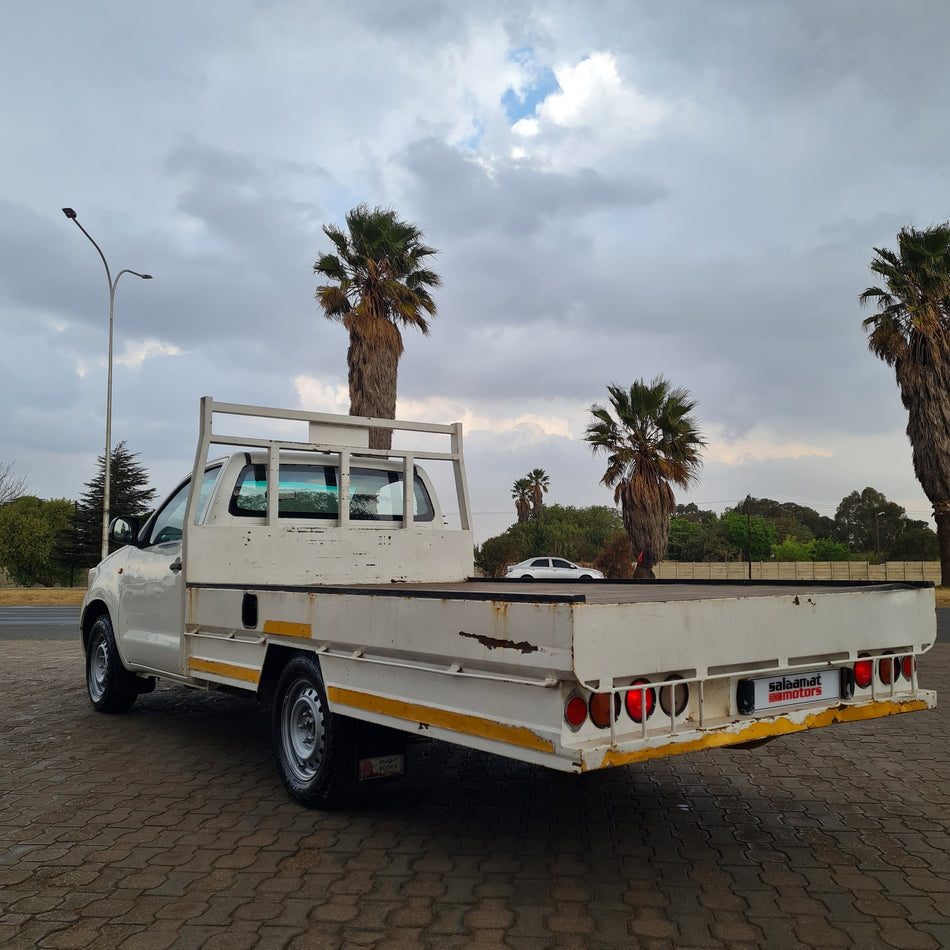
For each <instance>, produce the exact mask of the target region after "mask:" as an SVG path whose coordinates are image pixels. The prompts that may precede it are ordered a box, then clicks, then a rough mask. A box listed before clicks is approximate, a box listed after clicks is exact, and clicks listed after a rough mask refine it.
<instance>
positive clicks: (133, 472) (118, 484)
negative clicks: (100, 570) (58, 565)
mask: <svg viewBox="0 0 950 950" xmlns="http://www.w3.org/2000/svg"><path fill="white" fill-rule="evenodd" d="M137 458H138V453H137V452H130V451H129V450H128V448H127V447H126V444H125V442H124V441H123V442H120V443H119V444H118V445H116V446H114V447H113V449H112V463H111V466H110V467H111V479H112V485H111V486H110V489H111V490H110V498H109V514H110V517H116V516H119V515H121V516H123V517H128V516H131V517H137V518H142V517H144V516H145V515H147V514H148V513H149V512H150V511H151V508H152V500H153V499H154V498H155V494H156V492H155V489H154V488H149V487H148V472H147V471H146V470H145V468H144V467H143V466H141V465H139V464H138V462H137V461H136V459H137ZM97 464H98V468H97V471H96V474H95V475H94V476H93V478H91V479H90V480H89V481H88V482H86V490H85V492H83V495H82V497H81V498H80V500H79V504H78V505H77V508H76V559H77V560H78V562H79V563H80V564H81V565H83V566H84V567H89V566H91V565H93V564H96V563H98V561H99V555H100V554H101V552H102V505H103V500H102V499H103V494H104V492H103V486H104V484H105V467H106V459H105V453H103V454H102V455H100V456H99V459H98V463H97ZM113 550H115V546H114V545H112V544H111V543H110V545H109V551H110V553H111V552H112V551H113Z"/></svg>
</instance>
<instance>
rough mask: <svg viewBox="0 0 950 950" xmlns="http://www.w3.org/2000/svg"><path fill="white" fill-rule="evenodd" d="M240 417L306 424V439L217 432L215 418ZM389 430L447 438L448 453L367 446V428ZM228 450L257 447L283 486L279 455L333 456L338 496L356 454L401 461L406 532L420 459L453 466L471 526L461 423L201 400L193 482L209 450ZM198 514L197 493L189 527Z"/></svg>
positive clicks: (465, 523)
mask: <svg viewBox="0 0 950 950" xmlns="http://www.w3.org/2000/svg"><path fill="white" fill-rule="evenodd" d="M216 415H217V416H239V417H243V418H245V419H264V420H267V421H269V422H277V423H284V422H303V423H306V424H307V427H308V438H307V439H306V440H300V441H296V440H288V439H284V440H278V439H264V438H256V437H254V436H249V435H232V434H229V433H225V432H221V431H217V430H216V429H215V416H216ZM370 429H388V430H390V431H392V432H397V431H405V432H421V433H426V434H430V435H441V436H444V437H447V438H448V440H449V450H448V451H447V452H431V451H420V450H403V449H371V448H369V430H370ZM213 445H222V446H230V447H231V448H232V449H233V448H236V447H239V448H257V449H264V450H266V451H267V458H268V461H267V481H268V484H269V485H277V484H279V478H278V473H279V467H280V456H281V453H282V452H300V453H319V454H323V455H335V456H336V457H337V458H338V460H339V486H338V488H339V495H340V497H341V498H346V497H347V496H348V494H349V489H350V467H351V462H352V459H353V456H354V455H355V456H357V457H360V458H377V459H401V460H402V464H403V482H402V484H403V517H402V523H401V527H402V528H409V527H411V526H412V524H413V495H412V486H413V478H414V473H415V463H416V460H419V459H422V460H427V461H441V462H449V463H451V465H452V471H453V475H454V483H455V493H456V500H457V503H458V512H459V519H460V521H461V528H462V530H463V531H470V530H471V527H472V512H471V505H470V502H469V498H468V487H467V482H466V479H465V463H464V461H463V457H462V424H461V423H460V422H454V423H451V424H448V425H439V424H435V423H429V422H406V421H401V420H396V419H372V418H369V417H367V416H341V415H334V414H331V413H325V412H308V411H306V410H302V409H273V408H267V407H263V406H249V405H242V404H239V403H227V402H215V401H214V400H213V399H212V398H211V397H210V396H204V397H202V399H201V423H200V434H199V439H198V448H197V451H196V452H195V464H194V470H193V484H198V483H199V480H200V476H201V473H202V472H203V471H204V469H205V466H206V465H207V464H208V459H209V452H210V450H211V446H213ZM278 503H279V493H278V492H276V491H270V492H268V493H267V511H266V516H265V517H266V524H268V525H274V524H277V517H278ZM197 514H198V493H197V492H193V493H192V496H191V497H190V498H189V501H188V513H187V517H186V524H188V525H193V524H194V523H195V518H196V516H197ZM349 523H350V511H349V506H348V505H344V504H341V505H339V509H338V515H337V519H336V524H337V526H339V527H345V526H346V525H348V524H349Z"/></svg>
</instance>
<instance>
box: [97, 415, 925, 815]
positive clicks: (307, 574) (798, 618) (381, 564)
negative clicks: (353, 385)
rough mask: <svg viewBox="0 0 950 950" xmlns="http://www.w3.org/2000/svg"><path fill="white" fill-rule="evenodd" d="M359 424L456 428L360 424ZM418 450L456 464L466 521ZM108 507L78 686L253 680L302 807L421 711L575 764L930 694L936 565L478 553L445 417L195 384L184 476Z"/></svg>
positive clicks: (537, 757) (473, 740)
mask: <svg viewBox="0 0 950 950" xmlns="http://www.w3.org/2000/svg"><path fill="white" fill-rule="evenodd" d="M224 419H226V420H228V423H229V424H231V425H232V426H235V425H236V426H237V428H241V427H242V426H243V427H244V429H245V430H247V429H248V426H250V431H251V434H248V433H247V431H245V432H244V434H229V432H228V431H227V429H225V430H224V431H221V430H220V429H219V428H218V425H219V421H220V420H224ZM222 424H223V423H222ZM371 428H389V429H391V430H392V431H393V434H394V437H396V441H398V440H399V439H405V438H413V439H415V440H416V442H417V443H419V442H421V443H423V444H425V445H430V444H431V442H432V440H433V439H438V440H441V441H442V442H443V443H444V442H446V441H447V442H448V445H447V446H446V445H444V444H443V445H440V446H437V447H436V448H435V449H432V448H419V447H418V445H417V446H416V447H415V448H414V449H413V448H410V449H405V448H398V447H397V448H394V449H392V450H374V449H370V448H368V445H369V439H368V433H369V430H370V429H371ZM262 429H264V430H266V433H267V434H266V437H261V436H259V435H255V434H253V433H254V432H260V431H261V430H262ZM292 429H295V431H291V430H292ZM277 433H280V434H279V435H278V434H277ZM221 445H225V446H228V448H229V454H227V455H226V456H224V457H223V458H217V457H214V456H213V452H217V451H218V449H217V447H218V446H221ZM419 462H425V463H426V465H427V466H428V467H429V468H432V469H434V468H436V467H438V466H443V467H444V468H446V469H447V470H448V471H450V472H451V476H452V477H451V478H447V479H446V481H447V483H448V484H450V485H454V490H455V495H456V502H457V505H458V520H459V527H457V528H456V527H452V528H449V527H447V526H446V524H445V518H444V516H443V512H442V509H441V508H440V505H439V500H438V498H437V495H436V492H435V488H434V485H433V481H432V480H431V478H430V476H429V474H427V471H426V470H425V469H423V467H422V466H421V465H419V464H418V463H419ZM274 484H277V485H278V491H276V492H274V491H270V490H269V486H272V485H274ZM193 485H197V486H198V489H199V490H198V491H192V490H191V486H193ZM110 533H111V536H112V538H113V540H115V541H117V542H120V543H122V544H124V545H125V546H124V547H121V548H120V549H119V550H117V551H116V552H115V553H113V554H111V555H110V556H109V557H108V558H106V559H105V560H104V561H103V562H102V563H101V564H100V565H99V566H98V567H97V568H95V569H93V571H92V572H91V574H90V581H89V590H88V592H87V594H86V597H85V600H84V602H83V607H82V615H81V635H82V644H83V649H84V651H85V656H86V682H87V688H88V692H89V696H90V699H91V702H92V704H93V705H94V706H95V708H96V709H98V710H100V711H103V712H124V711H126V710H128V709H129V708H131V706H132V704H133V703H134V702H135V700H136V698H137V696H138V695H139V694H141V693H144V692H149V691H150V690H151V689H152V688H154V685H155V681H156V678H160V679H162V680H164V681H166V682H169V683H177V684H181V685H184V686H190V687H196V688H199V689H205V690H214V689H224V690H237V691H241V692H245V693H251V694H254V695H256V696H257V697H259V698H260V699H261V700H262V701H264V702H267V703H269V704H270V707H271V722H272V733H273V742H274V748H275V755H276V760H277V765H278V770H279V773H280V776H281V779H282V781H283V782H284V785H285V786H286V788H287V790H288V792H289V793H290V795H291V796H293V797H294V798H295V799H297V800H298V801H300V802H302V803H304V804H306V805H309V806H313V807H330V806H333V805H339V804H342V803H346V802H347V801H348V800H349V799H350V796H351V794H352V792H353V790H354V788H355V787H356V785H357V783H358V782H359V781H360V780H369V779H374V778H386V777H389V776H391V775H395V774H399V773H400V772H401V771H402V769H403V767H404V755H403V752H404V748H405V741H406V739H407V738H408V737H410V736H422V737H428V738H436V739H442V740H445V741H448V742H455V743H458V744H461V745H465V746H470V747H474V748H478V749H483V750H486V751H489V752H495V753H498V754H501V755H505V756H509V757H512V758H516V759H521V760H524V761H527V762H532V763H536V764H538V765H543V766H548V767H550V768H554V769H559V770H563V771H571V772H584V771H589V770H593V769H601V768H605V767H608V766H614V765H626V764H630V763H635V762H640V761H643V760H646V759H651V758H656V757H661V756H668V755H676V754H680V753H684V752H691V751H695V750H700V749H708V748H714V747H717V746H724V745H730V744H738V743H750V742H755V741H758V740H763V739H767V738H770V737H774V736H779V735H782V734H785V733H792V732H799V731H802V730H806V729H813V728H817V727H821V726H827V725H831V724H833V723H837V722H848V721H855V720H869V719H875V718H879V717H882V716H889V715H893V714H896V713H905V712H912V711H917V710H924V709H927V708H929V707H932V706H934V705H935V703H936V695H935V693H934V692H933V691H931V690H927V689H923V688H921V687H920V685H919V684H918V680H917V657H918V656H919V655H920V654H922V653H924V652H926V651H927V650H928V649H930V647H931V646H932V645H933V643H934V641H935V639H936V617H935V610H934V593H933V588H932V586H931V585H929V584H924V583H919V584H918V583H899V584H897V583H889V584H882V583H863V584H862V583H821V582H819V583H806V582H792V583H770V582H749V583H737V582H728V583H715V582H696V583H690V582H662V581H661V582H645V581H586V582H585V581H577V582H572V583H562V582H549V581H524V580H515V581H508V580H485V579H481V580H476V579H471V575H472V574H473V538H472V530H471V513H470V508H469V500H468V491H467V487H466V478H465V468H464V462H463V455H462V429H461V425H460V424H454V425H431V424H426V423H413V422H399V421H393V420H381V419H367V418H360V417H351V416H337V415H329V414H323V413H312V412H304V411H296V410H278V409H265V408H260V407H254V406H244V405H235V404H229V403H216V402H214V401H213V400H212V399H210V398H208V397H206V398H204V399H203V400H202V402H201V425H200V437H199V442H198V448H197V452H196V455H195V463H194V468H193V471H192V474H191V476H190V477H189V478H188V479H186V480H185V481H183V482H182V484H181V485H179V486H178V488H176V490H175V491H174V492H173V493H172V494H171V495H170V496H169V498H168V499H167V500H166V501H165V502H164V503H163V504H162V505H161V506H160V507H159V508H158V509H157V510H156V511H155V513H154V514H152V515H151V517H150V518H149V519H148V520H146V521H145V522H144V524H139V523H138V522H137V521H136V520H135V519H128V518H126V519H123V518H118V519H116V520H115V521H113V523H112V526H111V528H110Z"/></svg>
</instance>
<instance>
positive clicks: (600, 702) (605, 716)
mask: <svg viewBox="0 0 950 950" xmlns="http://www.w3.org/2000/svg"><path fill="white" fill-rule="evenodd" d="M611 697H613V701H614V721H615V722H616V719H617V713H619V712H620V696H619V695H618V694H617V693H594V695H593V696H591V698H590V702H589V703H588V706H589V708H590V721H591V722H592V723H593V724H594V725H595V726H597V727H598V728H599V729H606V728H607V727H608V726H609V725H610V700H611Z"/></svg>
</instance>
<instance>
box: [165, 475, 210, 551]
mask: <svg viewBox="0 0 950 950" xmlns="http://www.w3.org/2000/svg"><path fill="white" fill-rule="evenodd" d="M220 471H221V469H220V467H216V468H212V469H208V471H206V472H205V473H204V476H203V477H202V479H201V488H200V489H199V494H198V514H199V516H200V515H201V513H202V512H203V510H204V508H205V505H207V503H208V498H209V496H210V495H211V489H212V488H213V487H214V483H215V481H216V480H217V478H218V473H219V472H220ZM190 494H191V482H190V481H187V482H185V484H184V485H182V486H181V488H179V489H178V490H177V491H176V492H175V494H174V495H172V496H171V498H169V499H168V501H167V502H165V504H164V506H163V507H162V509H161V511H159V513H158V515H156V517H155V521H154V523H153V524H152V529H151V531H150V532H149V536H148V543H149V545H152V544H163V543H165V542H166V541H180V540H181V534H182V529H183V527H184V524H185V512H186V511H187V509H188V496H189V495H190Z"/></svg>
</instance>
